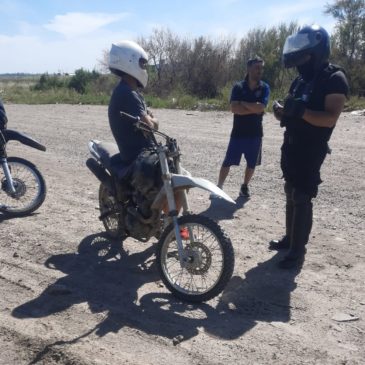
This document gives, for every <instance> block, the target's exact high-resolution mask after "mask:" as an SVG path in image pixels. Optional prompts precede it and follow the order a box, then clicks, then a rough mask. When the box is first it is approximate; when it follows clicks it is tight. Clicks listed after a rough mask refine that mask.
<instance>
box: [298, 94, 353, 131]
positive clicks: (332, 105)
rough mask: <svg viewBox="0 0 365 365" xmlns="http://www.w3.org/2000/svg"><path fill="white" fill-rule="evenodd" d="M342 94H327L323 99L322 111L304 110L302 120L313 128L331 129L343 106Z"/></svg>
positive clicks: (344, 97)
mask: <svg viewBox="0 0 365 365" xmlns="http://www.w3.org/2000/svg"><path fill="white" fill-rule="evenodd" d="M345 101H346V96H345V95H344V94H329V95H327V96H326V98H325V105H324V111H315V110H311V109H305V111H304V114H303V119H304V120H305V121H306V122H307V123H309V124H311V125H314V126H315V127H328V128H331V127H333V126H334V125H335V124H336V122H337V120H338V118H339V116H340V114H341V112H342V110H343V107H344V105H345Z"/></svg>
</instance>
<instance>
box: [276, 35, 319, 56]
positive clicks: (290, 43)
mask: <svg viewBox="0 0 365 365" xmlns="http://www.w3.org/2000/svg"><path fill="white" fill-rule="evenodd" d="M313 46H314V44H313V42H311V40H310V38H309V35H308V33H297V34H294V35H292V36H289V37H288V38H287V39H286V41H285V44H284V48H283V54H288V53H293V52H297V51H301V50H304V49H307V48H311V47H313Z"/></svg>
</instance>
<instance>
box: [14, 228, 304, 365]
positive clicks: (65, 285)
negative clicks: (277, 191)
mask: <svg viewBox="0 0 365 365" xmlns="http://www.w3.org/2000/svg"><path fill="white" fill-rule="evenodd" d="M154 250H155V247H154V246H153V245H150V246H148V248H147V249H146V250H144V251H142V252H138V253H132V254H128V253H126V252H125V251H124V250H123V249H122V247H121V244H120V243H117V242H115V241H111V240H110V239H108V238H107V237H106V236H105V235H104V234H95V235H91V236H88V237H86V238H85V239H83V240H82V242H81V243H80V245H79V249H78V252H77V253H69V254H62V255H55V256H52V257H50V258H49V259H48V260H47V261H46V263H45V265H46V267H48V268H49V269H54V270H59V271H62V272H63V273H65V274H66V276H64V277H62V278H60V279H59V280H57V281H56V282H55V283H53V284H51V285H50V286H49V287H48V288H47V289H46V290H44V292H43V293H41V294H40V295H39V296H38V297H37V298H35V299H33V300H31V301H29V302H27V303H24V304H22V305H20V306H19V307H17V308H15V309H14V310H13V312H12V314H13V316H14V317H16V318H20V319H25V318H42V317H47V316H52V315H54V314H56V313H60V312H62V311H65V310H66V309H68V308H70V307H72V306H73V305H75V304H77V303H85V302H86V303H88V305H89V308H90V310H91V312H93V313H100V312H103V313H104V314H105V317H104V320H103V321H101V322H100V323H98V324H97V325H96V326H95V327H94V328H90V330H89V331H88V332H87V333H84V334H80V336H78V337H77V338H74V339H73V340H71V341H57V342H54V343H52V344H49V345H47V346H46V347H45V348H44V349H42V350H41V351H40V352H39V353H38V354H37V355H36V357H35V358H34V360H33V361H32V362H30V364H35V363H36V362H38V361H39V360H40V359H41V358H43V357H45V356H46V354H47V353H48V352H50V351H51V349H52V347H54V346H56V345H57V346H60V345H63V346H67V345H68V344H71V343H75V342H77V341H78V340H79V339H80V338H83V337H86V336H88V335H90V334H91V333H95V334H96V335H97V336H104V335H106V334H107V333H109V332H118V331H121V330H122V329H123V328H124V327H126V326H127V327H129V328H135V329H138V330H139V331H143V332H145V333H146V334H153V335H157V336H161V337H164V338H167V339H171V340H174V339H176V337H178V338H180V340H187V339H190V338H192V337H194V336H197V335H198V334H199V332H200V331H204V332H205V333H206V334H207V335H211V336H214V337H215V338H220V339H224V340H229V339H235V338H238V337H239V336H242V335H243V334H244V333H245V332H247V331H249V330H250V329H251V328H253V327H254V326H255V324H256V323H257V321H264V322H272V321H281V322H287V321H289V319H290V293H291V292H292V291H293V290H294V289H295V287H296V284H295V282H294V279H295V276H296V275H297V274H298V273H299V271H300V269H298V270H296V271H280V270H279V269H277V268H276V263H277V261H278V260H279V259H280V254H276V255H275V256H273V257H272V258H271V259H270V260H267V261H266V262H263V263H261V264H259V265H258V266H256V267H254V268H252V269H250V270H249V271H247V272H246V274H245V277H238V276H235V277H233V278H232V280H231V281H230V283H229V284H228V286H227V287H226V289H225V290H224V292H223V294H222V296H221V297H220V298H219V300H218V302H217V301H214V306H213V305H212V304H210V303H212V302H213V301H211V302H210V303H202V304H199V305H192V304H188V303H183V302H180V301H178V300H176V299H175V298H174V297H173V296H172V295H171V294H169V293H167V292H163V293H161V292H150V293H148V294H144V295H142V296H141V297H138V290H139V289H140V288H141V287H142V286H143V285H145V284H146V283H152V282H156V289H157V290H158V291H161V285H160V282H159V277H158V272H157V269H156V262H155V256H154ZM158 288H159V289H158ZM162 290H164V289H162Z"/></svg>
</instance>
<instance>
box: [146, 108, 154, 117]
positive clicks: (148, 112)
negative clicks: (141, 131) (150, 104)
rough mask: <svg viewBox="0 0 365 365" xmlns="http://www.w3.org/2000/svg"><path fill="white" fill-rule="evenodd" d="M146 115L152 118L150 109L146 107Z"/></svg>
mask: <svg viewBox="0 0 365 365" xmlns="http://www.w3.org/2000/svg"><path fill="white" fill-rule="evenodd" d="M147 115H149V116H150V117H151V118H153V113H152V111H151V109H147Z"/></svg>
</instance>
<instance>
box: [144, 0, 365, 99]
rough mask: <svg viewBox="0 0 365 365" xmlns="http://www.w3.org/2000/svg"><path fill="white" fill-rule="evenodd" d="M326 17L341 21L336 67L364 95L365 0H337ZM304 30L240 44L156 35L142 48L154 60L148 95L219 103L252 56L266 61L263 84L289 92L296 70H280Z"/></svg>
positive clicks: (253, 36) (283, 28) (273, 31)
mask: <svg viewBox="0 0 365 365" xmlns="http://www.w3.org/2000/svg"><path fill="white" fill-rule="evenodd" d="M324 13H326V14H328V15H331V16H333V17H334V18H335V20H336V26H335V28H334V32H333V34H332V35H331V45H332V55H331V62H332V63H336V64H339V65H341V66H342V67H344V68H345V70H346V72H347V76H348V78H349V81H350V85H351V93H352V95H357V94H359V95H363V94H365V0H338V1H334V2H333V3H332V4H327V5H326V6H325V9H324ZM298 29H299V26H298V24H297V23H295V22H292V23H290V24H280V25H278V26H273V27H270V28H267V29H261V28H256V29H252V30H251V31H249V32H248V33H247V34H246V35H245V36H244V37H242V38H241V39H238V40H236V39H232V38H225V39H219V40H214V39H211V38H209V37H203V36H200V37H197V38H194V39H188V38H184V37H180V36H179V35H177V34H174V33H173V32H172V31H171V30H169V29H164V28H161V29H154V30H153V31H152V34H151V35H150V36H148V37H140V38H139V39H138V40H137V42H138V43H139V44H140V45H141V46H142V47H143V48H144V49H145V50H146V51H147V52H148V54H149V57H150V60H149V61H150V70H149V75H150V79H149V85H148V89H147V90H146V91H147V92H149V93H153V94H154V95H156V96H160V97H164V96H167V95H170V94H171V93H172V92H173V91H176V90H181V91H182V92H183V93H188V94H191V95H194V96H197V97H199V98H216V97H219V95H220V94H221V93H222V90H223V89H224V88H226V87H231V86H232V83H233V82H234V81H235V80H239V79H242V78H243V77H244V74H245V65H246V62H247V60H248V59H249V58H250V57H252V56H260V57H262V58H263V59H264V61H265V72H264V80H265V81H266V82H268V83H269V85H270V87H271V88H272V89H273V90H276V91H278V92H281V91H284V90H286V89H287V88H288V86H289V82H290V80H291V79H292V77H293V74H292V72H293V71H291V70H285V69H284V68H283V66H282V64H281V55H282V49H283V46H284V42H285V39H286V37H287V36H289V35H291V34H293V33H294V32H296V31H297V30H298Z"/></svg>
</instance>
